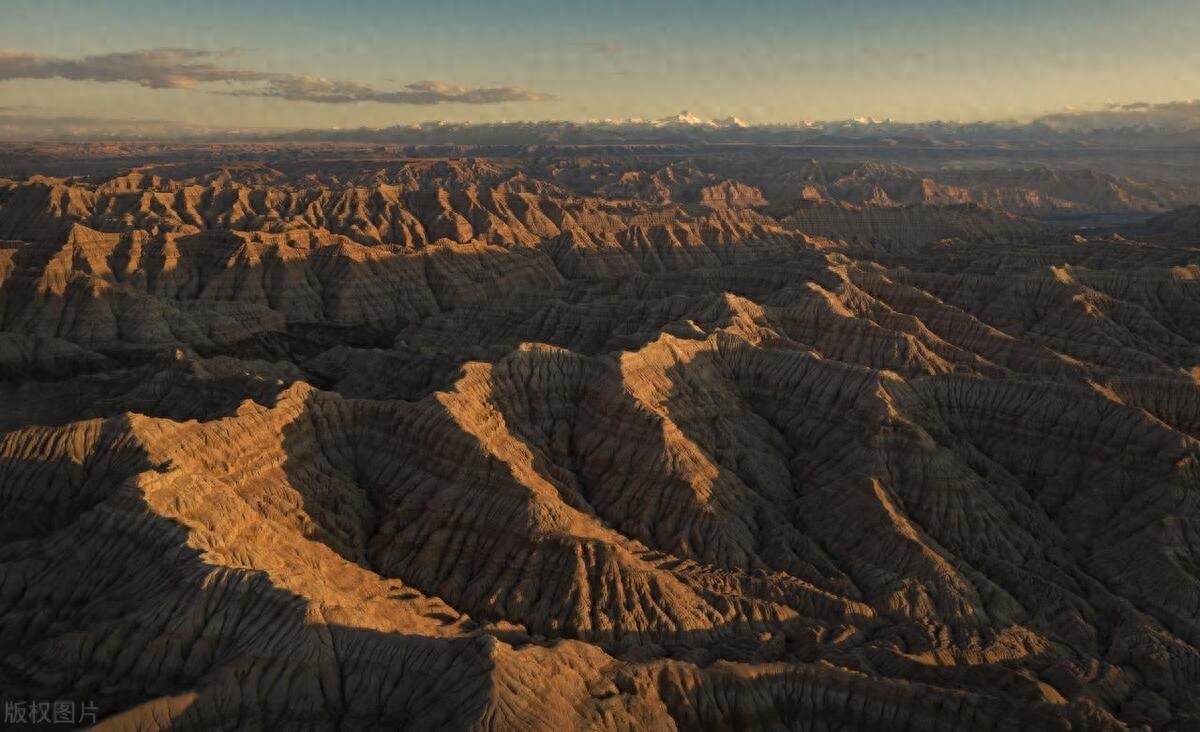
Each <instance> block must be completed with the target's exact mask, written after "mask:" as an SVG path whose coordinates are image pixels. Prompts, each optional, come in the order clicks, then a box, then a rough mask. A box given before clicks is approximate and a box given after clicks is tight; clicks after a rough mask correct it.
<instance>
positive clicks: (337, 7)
mask: <svg viewBox="0 0 1200 732" xmlns="http://www.w3.org/2000/svg"><path fill="white" fill-rule="evenodd" d="M1198 37H1200V2H1197V0H1043V1H1042V2H1035V1H1034V0H1007V1H1006V2H986V3H985V2H975V1H972V2H964V1H957V2H952V1H951V0H906V1H905V0H888V1H887V2H884V1H882V0H841V1H839V2H833V1H832V0H791V1H790V2H785V1H783V0H742V1H741V2H716V1H714V0H696V1H695V2H686V3H685V2H673V1H672V2H666V1H661V0H660V1H657V2H656V1H655V0H643V2H625V1H622V0H615V1H609V2H588V3H566V2H549V1H548V0H519V1H516V2H499V1H497V2H483V1H480V0H442V2H426V3H413V2H385V1H384V0H337V1H336V2H315V1H314V0H300V1H293V2H265V1H264V0H207V1H206V2H195V3H178V2H153V1H149V0H138V1H134V0H90V1H89V2H87V3H80V2H74V1H72V0H5V2H4V5H3V22H2V23H0V49H2V50H3V51H5V52H9V53H10V54H11V53H14V52H15V53H16V54H21V58H20V59H19V60H20V61H21V64H24V65H20V64H16V62H14V61H13V60H12V57H10V59H9V62H10V63H9V71H8V72H7V73H5V66H4V63H3V58H2V57H0V113H3V112H7V113H9V114H15V113H20V114H21V115H24V116H26V117H30V118H32V117H37V116H46V117H54V116H93V117H107V118H117V119H130V120H147V119H153V120H187V121H188V122H191V123H195V124H201V125H211V126H217V127H297V126H301V127H330V126H343V127H344V126H359V125H369V126H383V125H390V124H401V123H410V122H416V121H422V120H429V119H445V120H453V121H461V120H480V121H488V120H499V119H579V120H582V119H589V118H600V117H658V116H665V115H668V114H673V113H675V112H678V111H680V110H682V109H687V110H690V111H691V112H693V113H696V114H699V115H702V116H708V117H723V116H727V115H736V116H738V117H742V118H744V119H747V120H750V121H753V122H793V121H798V120H801V119H842V118H849V117H857V116H873V117H891V118H895V119H901V120H910V121H915V120H926V119H949V120H976V119H1006V118H1030V117H1033V116H1036V115H1039V114H1042V113H1046V112H1055V111H1058V110H1061V109H1063V108H1064V107H1078V108H1098V107H1101V106H1103V105H1104V104H1106V103H1109V102H1133V101H1151V102H1162V101H1171V100H1179V99H1192V98H1197V97H1200V43H1197V41H1196V39H1197V38H1198ZM162 47H171V48H181V49H196V50H208V51H214V52H216V51H220V52H224V51H226V50H228V49H236V50H237V52H236V53H235V54H232V55H221V56H219V57H214V58H212V59H207V60H205V61H204V62H205V63H213V64H216V65H219V66H222V67H228V68H230V69H235V70H237V71H239V72H253V73H259V74H264V75H275V77H276V78H277V81H266V82H263V81H261V80H260V81H257V82H246V81H244V79H242V78H238V79H235V80H233V81H228V80H226V81H216V82H202V83H196V84H192V85H191V86H189V87H187V88H150V87H148V86H146V85H145V84H143V83H139V82H138V81H136V80H120V79H116V80H110V79H108V78H106V79H101V80H96V79H81V80H68V79H63V78H56V77H55V76H54V74H56V73H58V72H57V71H51V72H45V73H42V74H41V76H43V77H46V78H23V76H22V75H23V74H28V72H26V71H12V70H11V69H12V68H16V67H18V66H19V68H20V69H25V68H27V67H28V64H29V63H35V64H41V65H40V66H38V68H53V69H57V68H59V65H56V64H58V62H60V61H62V60H64V59H65V60H67V61H70V62H76V61H78V60H79V59H81V58H82V57H85V56H97V55H103V54H112V53H126V52H135V51H143V50H146V49H153V48H162ZM31 58H32V59H33V60H32V61H30V59H31ZM155 58H157V57H155ZM27 62H28V63H27ZM71 68H72V69H73V70H74V71H73V72H72V73H74V74H75V75H76V76H79V75H84V76H86V74H81V72H79V70H78V69H79V64H78V63H75V64H74V65H72V66H71ZM107 73H109V74H110V75H111V74H112V72H111V71H109V72H107ZM301 78H320V79H325V80H336V81H339V82H343V81H344V82H355V83H357V84H358V85H359V86H357V87H355V88H354V89H353V90H352V92H351V93H350V94H349V95H345V94H341V93H340V92H339V93H338V94H337V95H335V96H337V99H336V100H333V101H330V100H332V96H330V94H326V92H328V89H326V90H324V91H322V94H325V96H323V97H322V99H324V100H326V101H324V102H318V101H311V99H314V98H315V97H314V96H312V95H311V94H310V91H311V90H309V89H308V86H310V85H309V84H307V83H306V85H305V90H304V91H303V92H301V91H297V89H298V88H299V87H298V83H299V82H297V81H295V80H297V79H301ZM419 81H435V82H439V83H440V84H444V85H450V86H453V87H456V88H459V91H457V92H454V93H453V94H451V95H450V96H448V97H447V98H446V100H445V103H441V104H412V103H409V101H410V100H411V99H413V98H415V97H410V96H400V97H387V96H386V94H387V93H388V92H391V91H395V90H400V89H403V88H404V87H405V85H407V84H412V83H414V82H419ZM264 83H265V84H267V85H274V86H272V87H271V93H270V94H265V95H263V94H258V93H257V92H256V91H255V90H260V89H261V87H262V85H263V84H264ZM436 88H437V89H441V88H442V87H440V86H439V87H436ZM447 88H449V87H447ZM476 88H482V89H492V90H503V91H496V92H493V93H490V94H483V93H480V94H474V93H473V92H471V91H470V90H472V89H476ZM230 91H233V92H235V93H234V94H229V93H228V92H230ZM214 92H223V93H214ZM377 92H378V93H377ZM438 93H440V92H438ZM306 95H307V96H306ZM455 95H457V96H455ZM450 97H453V98H450ZM306 99H307V100H308V101H306ZM381 99H386V100H387V101H379V100H381ZM423 99H425V100H426V101H428V98H427V97H423ZM372 100H374V101H372ZM464 100H470V101H464ZM14 110H15V111H14Z"/></svg>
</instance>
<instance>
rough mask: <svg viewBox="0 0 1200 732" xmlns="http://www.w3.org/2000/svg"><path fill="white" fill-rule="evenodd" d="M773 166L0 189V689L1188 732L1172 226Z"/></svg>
mask: <svg viewBox="0 0 1200 732" xmlns="http://www.w3.org/2000/svg"><path fill="white" fill-rule="evenodd" d="M778 165H779V166H781V167H778V168H776V169H772V168H771V167H770V166H769V165H767V164H766V163H762V162H757V163H755V164H754V165H753V166H751V165H748V164H747V165H735V164H734V163H731V162H729V161H727V160H726V161H720V162H713V163H711V164H703V163H695V162H694V161H690V162H680V163H676V164H670V165H663V164H662V163H661V162H657V163H655V164H649V163H647V164H644V165H642V166H641V167H640V168H639V167H638V165H637V164H634V163H630V162H628V161H626V162H624V163H622V166H623V167H621V168H620V169H612V168H611V167H604V166H600V165H599V164H596V163H594V162H589V161H579V160H570V161H556V162H548V161H545V160H540V161H536V162H529V161H526V162H524V163H518V162H506V161H487V160H463V159H457V160H447V161H410V162H405V161H389V162H386V163H380V164H378V166H367V165H366V164H364V163H362V162H361V161H360V162H359V163H357V164H356V166H350V165H349V163H346V162H344V161H342V162H330V163H329V164H328V167H327V168H326V169H324V170H323V171H322V172H321V173H320V174H312V175H308V174H303V175H302V174H301V173H300V172H297V171H295V170H290V169H289V170H281V169H277V168H274V167H271V165H268V164H262V165H248V166H241V167H232V168H231V167H230V166H216V167H215V168H213V169H211V170H205V169H200V168H198V167H197V165H195V164H189V165H185V166H181V167H180V168H179V169H173V168H171V166H149V167H147V168H141V169H137V170H135V171H133V172H131V173H129V174H127V175H123V176H120V177H118V178H115V179H107V180H84V179H68V178H31V179H25V180H19V181H3V182H2V185H0V239H2V240H3V241H0V404H3V405H4V406H3V407H2V408H0V430H3V431H2V432H0V516H2V517H3V518H2V519H0V658H2V659H3V662H2V663H0V686H2V687H3V688H4V689H5V691H6V694H7V695H11V696H16V697H29V698H58V699H88V700H92V701H95V702H96V703H97V704H98V706H99V707H100V709H101V710H102V711H103V719H102V721H101V724H100V727H101V728H102V729H113V730H132V729H143V730H144V729H179V730H192V729H194V730H208V729H220V728H225V729H237V728H278V729H370V728H375V729H385V728H387V729H390V728H398V727H403V728H410V727H411V728H421V729H426V728H427V729H646V730H657V729H670V728H673V727H677V728H714V729H741V728H759V727H761V728H775V727H789V728H796V729H814V730H834V729H897V730H900V729H979V730H982V729H1012V730H1022V729H1062V730H1066V729H1123V728H1128V727H1138V726H1145V725H1149V726H1154V727H1162V728H1177V729H1184V728H1187V727H1188V726H1189V725H1195V724H1200V693H1198V692H1197V690H1198V689H1200V651H1198V650H1197V648H1198V645H1200V622H1198V621H1197V618H1198V617H1200V493H1197V486H1200V256H1198V254H1197V252H1198V251H1200V249H1198V247H1200V231H1196V230H1195V227H1194V226H1192V225H1191V224H1189V222H1193V223H1194V218H1195V217H1194V216H1193V215H1192V214H1193V213H1194V212H1191V211H1189V210H1183V211H1181V212H1177V213H1176V214H1173V215H1166V216H1160V217H1158V218H1155V219H1152V220H1151V221H1150V222H1149V223H1148V224H1147V225H1146V226H1145V227H1143V228H1140V229H1138V230H1137V231H1136V232H1134V231H1131V232H1127V233H1126V235H1119V234H1111V233H1110V234H1099V233H1097V234H1094V235H1090V236H1088V235H1080V234H1070V233H1063V232H1062V231H1060V230H1058V229H1055V228H1053V227H1051V226H1048V225H1045V224H1041V223H1037V222H1035V221H1033V220H1030V219H1027V218H1022V217H1021V216H1020V215H1018V214H1022V213H1030V212H1031V211H1034V210H1035V209H1036V208H1037V206H1035V205H1034V204H1032V203H1029V202H1030V201H1031V200H1035V202H1041V203H1037V205H1049V204H1045V203H1044V199H1040V198H1036V197H1035V198H1032V199H1031V198H1030V195H1029V194H1027V193H1026V194H1022V195H1023V196H1024V197H1022V198H1021V199H1020V200H1021V201H1024V203H1023V204H1021V205H1020V206H1009V207H1007V208H1008V209H1010V210H1005V208H1006V207H1005V205H1004V202H1005V200H1007V199H1005V196H1010V197H1011V196H1016V195H1018V194H1017V193H1014V192H1013V191H1011V190H1009V188H1011V186H1012V185H1015V184H1012V183H1011V181H1010V182H1008V183H1005V185H1006V186H1009V188H1004V189H1003V190H1001V189H1000V188H997V186H998V185H999V184H997V183H996V182H995V181H994V180H991V179H988V178H986V177H984V178H981V179H978V180H972V181H964V180H957V182H956V184H955V185H957V186H958V187H957V188H953V187H947V186H949V185H950V184H949V183H939V184H937V185H934V184H932V183H923V182H921V181H920V180H917V181H916V182H913V181H908V183H904V184H903V185H902V183H903V181H905V180H908V179H907V178H905V177H904V176H903V175H901V174H900V173H896V172H895V171H890V170H889V169H885V168H872V167H870V166H867V167H861V168H854V169H850V170H848V171H846V170H843V171H841V173H840V176H841V177H829V176H826V177H827V178H829V180H827V182H826V183H825V184H824V187H823V188H821V189H820V190H818V189H816V188H814V187H813V186H812V185H810V183H809V182H806V181H808V180H809V179H810V178H814V177H815V174H814V173H812V172H811V170H810V171H808V172H805V171H804V170H800V171H799V172H796V171H795V170H792V169H789V168H786V167H782V166H784V163H779V164H778ZM201 167H202V166H201ZM806 176H807V177H806ZM880 176H884V177H886V176H891V177H886V181H890V182H888V183H887V184H886V185H884V183H880V180H879V179H880ZM1019 177H1020V176H1018V178H1019ZM1028 178H1029V176H1028V175H1026V177H1025V178H1020V180H1021V181H1023V182H1022V183H1021V185H1026V186H1029V187H1030V190H1037V188H1036V187H1037V185H1043V184H1044V185H1051V184H1053V185H1055V186H1060V187H1061V185H1063V179H1059V178H1055V179H1047V180H1049V183H1046V182H1044V181H1043V183H1038V182H1037V181H1032V182H1031V181H1030V180H1027V179H1028ZM1070 180H1075V179H1074V178H1072V179H1070ZM1082 180H1090V179H1086V178H1084V179H1082ZM897 181H900V182H897ZM914 185H916V186H917V187H916V188H913V186H914ZM856 186H857V187H856ZM939 186H941V187H939ZM989 186H991V187H989ZM860 188H861V190H860ZM1022 190H1024V189H1022ZM1054 190H1056V191H1060V189H1059V188H1056V189H1054ZM1106 190H1107V189H1106ZM831 191H832V192H833V193H836V194H837V195H838V196H840V197H841V199H840V200H829V198H830V196H831V195H832V194H831ZM889 191H890V193H889ZM1060 193H1061V191H1060ZM852 194H853V196H856V200H853V201H849V200H846V199H847V198H848V197H851V195H852ZM1047 195H1049V194H1047ZM1063 195H1065V194H1063ZM1097 195H1098V194H1097ZM1147 195H1148V194H1147ZM904 196H909V197H913V196H915V197H916V199H915V200H907V199H905V198H904ZM985 206H990V208H989V207H985Z"/></svg>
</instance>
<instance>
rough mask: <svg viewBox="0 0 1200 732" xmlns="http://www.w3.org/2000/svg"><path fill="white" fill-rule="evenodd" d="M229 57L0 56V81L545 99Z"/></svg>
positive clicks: (403, 98) (455, 99)
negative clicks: (306, 71)
mask: <svg viewBox="0 0 1200 732" xmlns="http://www.w3.org/2000/svg"><path fill="white" fill-rule="evenodd" d="M232 55H234V52H233V51H205V50H197V49H187V48H151V49H146V50H141V51H128V52H124V53H106V54H98V55H92V56H83V57H80V58H57V57H52V56H40V55H37V54H32V53H18V52H14V51H3V50H0V81H4V80H10V79H70V80H73V81H96V82H105V83H108V82H120V81H124V82H132V83H134V84H138V85H140V86H144V87H147V88H150V89H189V88H193V87H196V86H198V85H200V84H211V83H216V82H224V83H226V84H242V85H246V86H247V88H244V89H238V90H236V91H232V92H224V93H231V94H235V95H238V96H254V97H267V98H272V99H287V100H292V101H305V102H318V103H323V104H353V103H357V102H377V103H380V104H415V105H433V104H450V103H457V104H499V103H502V102H534V101H541V100H544V99H548V98H549V97H548V96H547V95H545V94H539V93H537V92H532V91H527V90H525V89H518V88H515V87H464V86H452V85H449V84H443V83H441V82H436V81H420V82H416V83H413V84H408V85H406V86H405V87H403V88H402V89H399V90H386V89H376V88H374V87H371V86H368V85H366V84H361V83H358V82H354V81H343V80H338V79H323V78H320V77H313V76H303V75H299V74H285V73H272V72H266V71H252V70H247V69H238V68H234V67H230V66H228V65H227V64H226V63H225V60H226V59H228V58H229V57H230V56H232Z"/></svg>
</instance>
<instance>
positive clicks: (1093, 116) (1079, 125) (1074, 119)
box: [1036, 99, 1200, 130]
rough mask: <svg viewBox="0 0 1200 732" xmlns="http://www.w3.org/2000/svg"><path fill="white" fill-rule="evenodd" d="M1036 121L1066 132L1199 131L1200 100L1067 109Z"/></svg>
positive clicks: (1114, 104) (1112, 104) (1128, 103)
mask: <svg viewBox="0 0 1200 732" xmlns="http://www.w3.org/2000/svg"><path fill="white" fill-rule="evenodd" d="M1036 121H1037V122H1040V123H1042V124H1044V125H1047V126H1050V127H1055V128H1058V129H1066V130H1080V129H1093V130H1104V129H1119V128H1122V127H1155V128H1163V129H1186V130H1193V129H1197V128H1200V99H1190V100H1180V101H1173V102H1154V103H1152V102H1126V103H1111V104H1106V105H1104V108H1103V109H1094V110H1081V109H1066V110H1063V111H1062V112H1056V113H1054V114H1047V115H1043V116H1042V117H1039V118H1038V119H1037V120H1036Z"/></svg>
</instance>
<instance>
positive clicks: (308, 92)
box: [226, 76, 550, 106]
mask: <svg viewBox="0 0 1200 732" xmlns="http://www.w3.org/2000/svg"><path fill="white" fill-rule="evenodd" d="M226 93H229V94H234V95H237V96H251V97H269V98H273V99H288V100H291V101H302V102H318V103H321V104H353V103H356V102H379V103H381V104H415V105H422V106H428V105H433V104H449V103H458V104H500V103H503V102H538V101H543V100H546V99H549V98H550V97H549V96H548V95H545V94H539V93H537V92H531V91H527V90H525V89H518V88H516V87H508V86H504V87H467V86H452V85H450V84H443V83H441V82H437V81H418V82H416V83H413V84H408V85H406V86H405V87H404V88H403V89H400V90H398V91H385V90H380V89H375V88H374V87H371V86H368V85H366V84H359V83H357V82H352V81H337V80H331V79H321V78H318V77H312V76H286V77H281V78H275V79H271V80H270V81H269V82H268V83H267V85H266V87H265V88H261V89H242V90H238V91H235V92H226Z"/></svg>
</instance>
